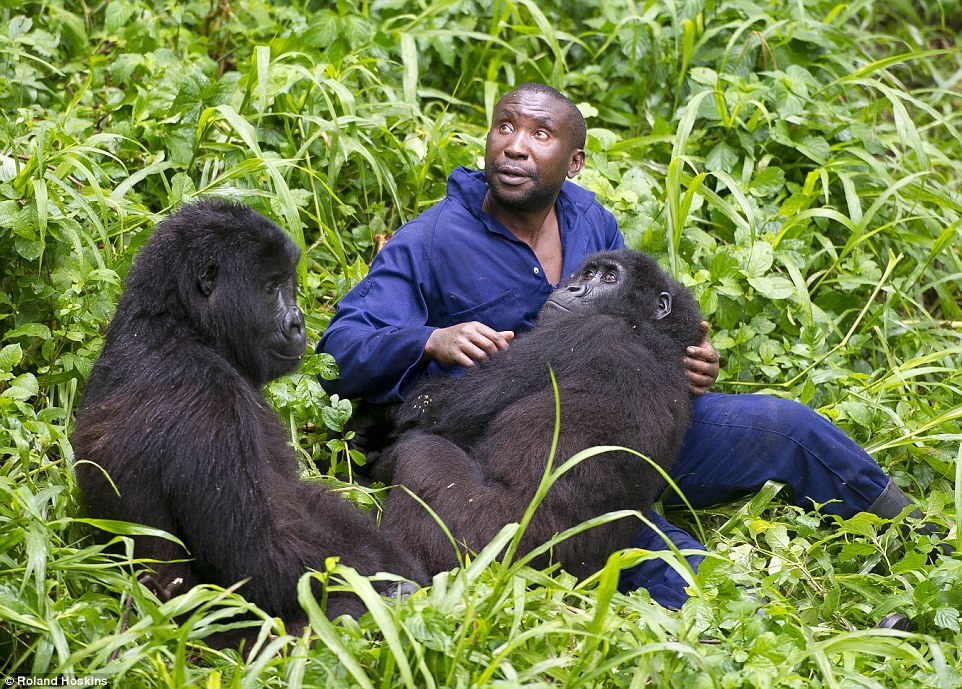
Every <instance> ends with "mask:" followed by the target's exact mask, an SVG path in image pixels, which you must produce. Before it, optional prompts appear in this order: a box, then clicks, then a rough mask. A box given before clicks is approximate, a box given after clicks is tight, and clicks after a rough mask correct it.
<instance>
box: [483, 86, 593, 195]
mask: <svg viewBox="0 0 962 689" xmlns="http://www.w3.org/2000/svg"><path fill="white" fill-rule="evenodd" d="M585 136H586V134H585V120H584V117H582V115H581V112H580V111H579V110H578V108H577V107H576V106H575V104H574V103H572V102H571V101H570V100H568V99H567V98H565V97H564V96H563V95H562V94H561V93H560V92H559V91H557V90H555V89H553V88H551V87H550V86H545V85H544V84H536V83H528V84H522V85H521V86H519V87H518V88H516V89H514V90H513V91H511V92H510V93H507V94H505V95H504V96H503V97H502V98H501V100H499V101H498V103H497V105H496V106H495V108H494V115H493V117H492V119H491V129H490V130H489V131H488V138H487V142H486V145H485V150H484V174H485V179H486V180H487V182H488V190H489V194H490V196H491V198H492V200H493V201H494V202H495V203H496V204H497V205H498V206H500V207H501V208H504V209H508V210H517V211H528V212H533V211H539V210H543V209H545V208H547V207H549V206H550V205H551V204H553V203H554V201H555V199H556V198H557V196H558V192H559V191H560V190H561V185H562V184H563V183H564V181H565V179H568V178H570V177H574V176H575V175H577V174H578V173H579V172H580V171H581V168H582V167H583V166H584V162H585V154H584V151H583V150H582V149H583V147H584V145H585Z"/></svg>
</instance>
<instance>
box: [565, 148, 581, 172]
mask: <svg viewBox="0 0 962 689" xmlns="http://www.w3.org/2000/svg"><path fill="white" fill-rule="evenodd" d="M584 166H585V152H584V151H583V150H581V149H580V148H576V149H575V150H574V151H572V152H571V160H569V161H568V179H571V178H572V177H574V176H575V175H577V174H578V173H579V172H581V168H583V167H584Z"/></svg>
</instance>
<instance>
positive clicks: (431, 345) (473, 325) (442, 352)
mask: <svg viewBox="0 0 962 689" xmlns="http://www.w3.org/2000/svg"><path fill="white" fill-rule="evenodd" d="M513 338H514V333H513V332H512V331H510V330H502V331H498V330H494V329H493V328H489V327H488V326H486V325H485V324H484V323H480V322H478V321H471V322H469V323H458V324H457V325H452V326H451V327H449V328H438V329H437V330H435V331H434V332H433V333H431V336H430V337H429V338H428V341H427V342H426V343H425V345H424V354H425V356H427V357H428V358H430V359H434V360H435V361H437V362H438V363H439V364H444V365H445V366H451V365H452V364H457V365H459V366H465V367H467V368H470V367H472V366H474V365H475V363H480V364H483V363H485V362H486V361H487V360H488V359H489V358H490V357H492V356H494V355H495V354H497V353H498V352H503V351H504V350H506V349H507V348H508V342H510V341H511V340H512V339H513Z"/></svg>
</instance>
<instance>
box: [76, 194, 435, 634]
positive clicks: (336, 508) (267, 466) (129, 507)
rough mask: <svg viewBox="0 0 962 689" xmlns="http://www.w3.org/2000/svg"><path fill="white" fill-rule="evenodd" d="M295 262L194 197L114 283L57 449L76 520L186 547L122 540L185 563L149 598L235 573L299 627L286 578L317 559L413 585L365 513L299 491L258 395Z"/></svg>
mask: <svg viewBox="0 0 962 689" xmlns="http://www.w3.org/2000/svg"><path fill="white" fill-rule="evenodd" d="M299 257H300V251H299V249H298V248H297V246H296V245H295V244H294V243H293V242H292V241H291V240H290V239H289V238H288V237H287V236H286V235H285V234H284V232H283V231H282V230H281V229H280V228H279V227H278V226H277V225H275V224H274V223H272V222H271V221H269V220H268V219H267V218H265V217H264V216H262V215H260V214H258V213H256V212H255V211H253V210H251V209H250V208H247V207H245V206H241V205H235V204H231V203H227V202H223V201H208V202H201V203H196V204H193V205H189V206H185V207H183V208H181V209H180V210H179V211H178V212H177V213H175V214H174V215H172V216H170V217H169V218H167V219H166V220H165V221H163V222H162V223H161V224H160V225H159V226H158V227H157V230H156V231H155V233H154V234H153V236H152V237H151V238H150V240H149V241H148V242H147V244H146V246H145V247H144V249H143V251H142V252H141V254H140V256H139V257H138V259H137V261H136V263H135V265H134V266H133V268H132V269H131V271H130V274H129V276H128V278H127V284H126V289H125V291H124V294H123V297H122V298H121V300H120V304H119V305H118V307H117V313H116V315H115V316H114V318H113V321H112V322H111V324H110V328H109V330H108V333H107V338H106V343H105V344H104V348H103V351H102V352H101V354H100V357H99V359H98V360H97V363H96V365H95V366H94V368H93V371H92V372H91V374H90V379H89V380H88V381H87V385H86V389H85V391H84V395H83V400H82V402H81V405H80V410H79V412H78V415H77V426H76V431H75V432H74V434H73V436H72V438H71V442H72V444H73V447H74V451H75V454H76V460H77V465H76V471H77V478H78V481H79V484H80V488H81V491H82V493H83V498H84V501H85V503H86V506H87V509H88V511H89V512H90V513H91V515H92V516H95V517H99V518H106V519H119V520H125V521H130V522H136V523H140V524H147V525H150V526H154V527H158V528H160V529H163V530H165V531H168V532H169V533H171V534H173V535H175V536H177V537H178V538H180V539H181V540H182V541H183V542H184V544H185V545H186V546H187V549H188V551H189V554H187V553H184V551H183V549H181V548H180V547H179V546H177V545H176V544H174V543H172V542H170V541H167V540H164V539H159V538H143V539H139V540H138V541H137V543H136V550H137V555H138V557H145V558H154V559H157V560H161V561H170V560H182V559H183V558H185V557H190V558H193V560H192V561H189V562H180V563H176V562H174V563H168V564H159V565H157V566H156V568H157V571H156V574H155V575H154V577H153V579H154V581H155V583H156V584H157V586H158V588H159V589H160V590H161V591H164V590H168V591H170V590H171V589H172V588H173V589H176V590H177V591H178V592H179V591H183V590H187V589H188V588H190V587H191V586H192V585H194V584H195V583H202V582H206V583H214V584H219V585H222V586H229V585H232V584H234V583H236V582H238V581H241V580H242V579H245V578H247V577H249V578H250V581H249V582H248V583H246V584H245V585H244V586H243V587H242V588H241V589H240V592H241V593H242V594H243V595H244V596H245V597H246V598H247V599H248V600H250V601H252V602H254V603H256V604H257V605H259V606H260V607H261V608H263V609H264V610H265V611H267V612H269V613H271V614H274V615H281V616H287V617H289V618H299V617H301V616H303V611H302V610H301V608H300V606H299V605H298V602H297V591H296V585H297V581H298V579H299V577H300V576H301V575H302V574H304V573H305V572H306V571H307V570H308V569H318V570H323V569H324V566H325V559H326V558H328V557H331V556H335V555H336V556H340V558H341V561H342V562H343V563H344V564H347V565H350V566H352V567H354V568H355V569H357V570H358V571H359V572H360V573H361V574H363V575H370V574H374V573H376V572H379V571H386V572H394V573H397V574H400V575H402V576H405V577H410V578H412V579H415V580H418V581H421V582H424V581H425V579H426V577H425V574H424V570H423V569H422V568H421V567H420V566H419V564H418V563H417V562H416V561H415V560H414V559H413V558H411V557H410V556H409V555H408V554H407V553H405V552H404V550H403V548H402V547H401V546H399V545H398V544H396V543H395V542H394V541H393V540H392V539H390V538H386V537H385V536H383V535H382V534H381V533H380V532H379V531H378V529H377V527H376V524H375V522H374V521H373V519H371V518H370V517H369V515H366V514H364V513H362V512H359V511H358V510H356V509H354V508H353V507H352V506H351V505H350V504H349V503H348V502H347V501H346V500H344V499H343V498H342V497H340V496H338V495H337V494H335V493H332V492H329V491H326V490H324V489H322V488H320V487H317V486H314V485H311V484H309V483H306V482H303V481H301V480H299V477H298V474H299V469H298V463H297V459H296V457H295V455H294V452H293V450H292V449H291V448H290V447H289V446H288V437H287V432H286V431H285V429H284V427H283V425H282V424H281V423H280V420H279V419H278V418H277V416H276V414H275V413H274V412H273V411H272V410H271V408H270V407H269V406H268V404H267V401H266V400H265V399H264V395H263V393H262V392H261V389H260V388H261V386H262V385H264V384H265V383H267V382H268V381H270V380H273V379H274V378H277V377H279V376H281V375H283V374H285V373H288V372H289V371H292V370H294V369H295V368H296V367H297V365H298V362H299V361H300V359H301V357H302V356H303V354H304V349H305V342H306V337H305V331H304V318H303V315H302V314H301V311H300V309H299V308H298V307H297V304H296V302H295V277H294V276H295V268H296V266H297V262H298V260H299ZM115 486H116V489H115ZM178 580H180V581H181V582H182V583H181V584H177V582H178ZM328 600H329V605H328V614H329V615H330V616H335V615H337V614H340V613H343V612H347V613H350V614H354V615H356V614H359V613H361V612H363V610H364V607H363V605H362V604H361V603H360V600H359V599H357V598H354V597H348V596H334V595H332V596H331V597H330V598H329V599H328Z"/></svg>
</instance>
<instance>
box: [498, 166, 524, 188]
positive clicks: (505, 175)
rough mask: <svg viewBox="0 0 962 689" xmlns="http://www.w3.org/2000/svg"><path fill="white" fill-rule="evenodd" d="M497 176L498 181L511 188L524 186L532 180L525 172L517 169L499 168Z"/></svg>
mask: <svg viewBox="0 0 962 689" xmlns="http://www.w3.org/2000/svg"><path fill="white" fill-rule="evenodd" d="M497 176H498V179H500V180H501V181H502V182H503V183H505V184H507V185H509V186H517V185H519V184H524V183H525V182H526V181H528V180H529V179H531V177H530V176H529V175H528V174H527V173H525V171H524V170H518V169H515V168H498V170H497Z"/></svg>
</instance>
